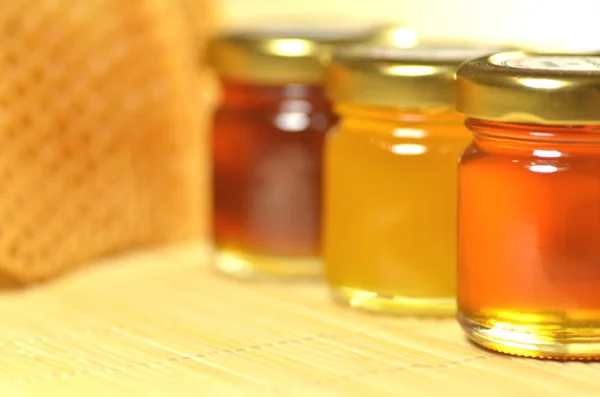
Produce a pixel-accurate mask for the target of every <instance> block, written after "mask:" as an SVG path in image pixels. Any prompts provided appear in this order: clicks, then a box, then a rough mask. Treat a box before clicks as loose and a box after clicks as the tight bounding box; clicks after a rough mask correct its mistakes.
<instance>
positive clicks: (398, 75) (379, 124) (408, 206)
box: [323, 45, 494, 315]
mask: <svg viewBox="0 0 600 397" xmlns="http://www.w3.org/2000/svg"><path fill="white" fill-rule="evenodd" d="M493 51H494V50H491V51H485V50H483V49H481V48H477V47H473V48H471V47H464V48H450V47H436V46H427V47H424V46H417V47H415V48H412V49H398V48H396V49H394V48H389V47H388V48H386V47H378V46H375V45H359V46H346V47H345V48H343V49H339V50H338V51H336V52H335V54H334V56H333V59H332V61H331V63H330V65H329V67H328V94H329V96H330V97H331V98H332V99H333V100H334V101H335V108H336V111H337V112H339V114H340V117H341V121H340V123H339V125H338V127H336V128H335V129H334V130H332V131H331V134H329V135H328V138H327V141H326V148H325V161H324V164H325V171H324V174H325V184H324V186H325V195H324V197H325V215H324V247H323V255H324V267H325V275H326V279H327V282H328V283H329V285H330V287H331V289H332V292H333V296H334V298H336V299H337V300H338V301H340V302H343V303H346V304H348V305H350V306H352V307H356V308H361V309H366V310H370V311H375V312H389V313H403V314H425V315H446V314H452V313H454V311H455V293H456V277H455V273H456V205H457V200H456V184H457V180H456V178H457V162H458V158H459V155H460V153H462V151H463V150H464V148H465V147H466V146H468V144H469V142H470V141H471V135H470V133H469V131H468V130H467V129H466V128H465V126H464V125H463V120H464V117H463V116H462V115H460V114H459V113H458V112H456V111H455V80H454V75H455V72H456V69H457V67H458V66H459V64H460V63H461V62H463V61H464V60H466V59H469V58H472V57H476V56H479V55H481V54H484V53H486V52H487V53H491V52H493Z"/></svg>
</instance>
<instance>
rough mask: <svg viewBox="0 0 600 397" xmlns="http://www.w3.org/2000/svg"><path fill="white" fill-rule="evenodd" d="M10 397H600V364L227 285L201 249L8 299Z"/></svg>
mask: <svg viewBox="0 0 600 397" xmlns="http://www.w3.org/2000/svg"><path fill="white" fill-rule="evenodd" d="M0 316H1V317H2V319H3V325H2V327H1V328H0V347H1V349H2V365H1V366H0V396H3V397H4V396H7V397H21V396H36V397H46V396H61V397H66V396H77V397H83V396H87V397H96V396H110V397H115V396H117V397H118V396H148V397H152V396H194V397H195V396H210V397H213V396H214V397H230V396H231V397H234V396H243V397H254V396H286V397H300V396H306V397H314V396H324V397H325V396H327V397H328V396H340V397H354V396H357V397H358V396H361V397H362V396H365V397H371V396H409V397H419V396H436V397H437V396H460V397H464V396H479V395H481V396H485V397H493V396H499V397H519V396H524V397H536V396H564V395H568V396H569V397H575V396H600V364H596V363H581V362H569V363H559V362H550V361H540V360H532V359H521V358H512V357H505V356H500V355H495V354H492V353H489V352H486V351H483V350H480V349H478V348H476V347H475V346H472V345H471V344H469V343H468V342H466V341H465V339H464V337H463V335H462V333H461V331H460V329H459V327H458V326H457V325H456V323H455V322H454V321H453V320H451V319H450V320H418V319H413V318H393V317H383V316H373V315H367V314H365V313H361V312H355V311H352V310H349V309H346V308H342V307H338V306H337V305H335V304H333V303H332V302H331V301H330V300H329V297H328V294H327V290H326V288H325V287H324V286H323V285H321V284H319V283H310V284H289V283H286V284H282V283H265V282H261V283H258V282H240V281H234V280H230V279H226V278H223V277H221V276H219V275H216V274H215V273H214V272H213V271H212V270H211V268H210V267H209V266H208V255H207V250H206V249H205V248H204V247H202V246H186V247H171V248H167V249H161V250H155V251H149V252H139V253H135V254H130V255H127V256H122V257H119V258H114V259H111V260H105V261H103V262H101V263H97V264H94V265H93V266H90V267H89V268H87V269H86V270H84V271H80V272H78V273H76V274H72V275H69V276H67V277H65V278H63V279H61V280H59V281H57V282H54V283H50V284H47V285H44V286H40V287H36V288H34V289H30V290H26V291H12V292H3V293H2V294H1V295H0Z"/></svg>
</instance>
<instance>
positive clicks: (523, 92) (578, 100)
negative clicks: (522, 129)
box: [457, 51, 600, 125]
mask: <svg viewBox="0 0 600 397" xmlns="http://www.w3.org/2000/svg"><path fill="white" fill-rule="evenodd" d="M457 85H458V99H457V109H458V111H459V112H461V113H463V114H465V115H466V116H468V117H473V118H478V119H484V120H491V121H502V122H509V123H531V124H552V125H583V124H599V123H600V55H598V54H596V55H594V54H589V55H573V54H533V53H527V52H519V51H514V52H501V53H498V54H494V55H491V56H486V57H482V58H478V59H474V60H471V61H469V62H466V63H465V64H463V65H462V66H461V67H460V68H459V70H458V72H457Z"/></svg>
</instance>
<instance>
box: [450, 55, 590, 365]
mask: <svg viewBox="0 0 600 397" xmlns="http://www.w3.org/2000/svg"><path fill="white" fill-rule="evenodd" d="M457 76H458V77H457V78H458V105H457V106H458V109H459V111H461V112H462V113H464V114H465V115H467V117H468V119H467V126H468V127H469V129H471V131H472V132H473V135H474V142H473V144H472V145H471V146H470V147H469V148H468V149H466V151H465V153H464V154H463V155H462V158H461V160H460V171H459V177H460V185H459V197H460V200H459V252H458V281H459V290H458V301H459V321H460V323H461V324H462V326H463V328H464V330H465V332H466V334H467V335H468V337H469V338H471V339H472V340H473V341H475V342H476V343H478V344H480V345H482V346H485V347H487V348H490V349H493V350H496V351H500V352H503V353H508V354H514V355H520V356H530V357H540V358H556V359H578V358H600V294H599V291H600V111H599V110H598V109H600V96H599V95H598V92H599V89H600V57H599V56H589V57H585V56H567V55H532V54H527V53H523V52H506V53H499V54H495V55H493V56H490V57H485V58H480V59H476V60H473V61H470V62H468V63H466V64H465V65H463V66H462V67H461V68H460V69H459V71H458V75H457Z"/></svg>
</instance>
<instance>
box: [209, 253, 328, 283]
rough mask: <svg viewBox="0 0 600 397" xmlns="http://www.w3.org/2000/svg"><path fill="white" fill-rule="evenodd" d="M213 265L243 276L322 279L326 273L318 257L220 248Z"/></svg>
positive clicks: (251, 277)
mask: <svg viewBox="0 0 600 397" xmlns="http://www.w3.org/2000/svg"><path fill="white" fill-rule="evenodd" d="M213 264H214V266H215V267H216V268H217V270H219V271H220V272H222V273H224V274H226V275H228V276H232V277H236V278H242V279H271V278H273V279H281V278H289V279H299V278H320V277H322V275H323V268H322V263H321V259H320V258H318V257H285V256H268V255H257V254H252V253H248V252H244V251H239V250H223V249H221V250H219V249H217V250H216V251H215V253H214V256H213Z"/></svg>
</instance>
